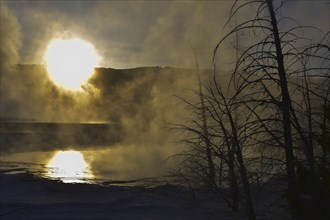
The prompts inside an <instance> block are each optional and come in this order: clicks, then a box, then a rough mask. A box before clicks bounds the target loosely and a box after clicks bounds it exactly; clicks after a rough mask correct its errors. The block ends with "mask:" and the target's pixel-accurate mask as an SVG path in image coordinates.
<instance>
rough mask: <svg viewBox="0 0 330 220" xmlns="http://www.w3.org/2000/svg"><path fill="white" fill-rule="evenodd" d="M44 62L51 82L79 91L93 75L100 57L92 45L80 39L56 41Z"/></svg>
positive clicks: (53, 41) (49, 47)
mask: <svg viewBox="0 0 330 220" xmlns="http://www.w3.org/2000/svg"><path fill="white" fill-rule="evenodd" d="M44 60H45V63H46V66H47V70H48V74H49V76H50V78H51V80H52V81H53V82H54V83H55V84H57V85H58V86H61V87H64V88H65V89H70V90H79V89H80V88H81V85H82V84H84V83H85V82H86V81H87V80H88V79H89V78H90V76H91V75H92V74H93V70H94V67H95V66H96V65H97V64H98V62H99V60H100V56H99V55H98V54H97V52H96V50H95V48H94V47H93V45H91V44H90V43H87V42H85V41H83V40H80V39H68V40H63V39H54V40H52V41H51V42H50V43H49V44H48V46H47V49H46V53H45V55H44Z"/></svg>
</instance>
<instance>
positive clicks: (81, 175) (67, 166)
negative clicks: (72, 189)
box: [47, 151, 93, 183]
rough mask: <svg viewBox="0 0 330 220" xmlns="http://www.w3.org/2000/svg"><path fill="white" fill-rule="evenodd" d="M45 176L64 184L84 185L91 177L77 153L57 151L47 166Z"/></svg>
mask: <svg viewBox="0 0 330 220" xmlns="http://www.w3.org/2000/svg"><path fill="white" fill-rule="evenodd" d="M47 168H48V172H47V175H48V176H49V177H51V178H55V179H60V180H61V181H63V182H64V183H85V182H88V179H90V178H92V177H93V174H92V173H91V171H90V169H89V166H88V164H87V162H86V161H85V159H84V157H83V155H82V153H81V152H79V151H59V152H57V153H56V154H55V156H54V157H53V158H52V159H51V160H50V161H49V162H48V164H47Z"/></svg>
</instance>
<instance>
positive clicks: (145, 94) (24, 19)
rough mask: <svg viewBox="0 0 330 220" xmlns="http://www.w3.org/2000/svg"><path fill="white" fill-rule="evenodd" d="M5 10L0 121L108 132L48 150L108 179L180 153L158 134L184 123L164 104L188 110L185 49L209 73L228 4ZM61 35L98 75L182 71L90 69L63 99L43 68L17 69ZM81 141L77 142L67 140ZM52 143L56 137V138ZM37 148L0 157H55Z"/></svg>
mask: <svg viewBox="0 0 330 220" xmlns="http://www.w3.org/2000/svg"><path fill="white" fill-rule="evenodd" d="M7 4H8V6H9V7H10V8H12V9H13V10H14V9H15V10H14V11H15V12H16V16H15V15H14V14H13V11H11V10H10V9H9V8H8V6H7V5H6V4H4V3H3V2H1V7H0V8H1V14H0V16H1V25H0V30H1V47H0V51H1V54H0V55H1V63H0V64H1V75H0V77H1V78H0V80H1V87H0V89H1V106H0V114H1V115H0V116H1V118H2V120H9V119H10V120H13V119H14V120H16V121H17V120H22V119H24V120H29V121H41V122H56V123H58V122H69V123H82V122H84V123H86V122H87V123H90V122H106V123H110V124H111V125H113V127H112V128H111V129H109V130H106V131H105V132H107V134H108V137H109V138H110V139H111V140H113V142H112V144H111V145H108V146H104V145H102V146H88V148H86V147H85V146H78V145H70V146H58V147H60V148H62V149H74V150H75V149H76V150H84V149H85V150H88V151H91V150H95V151H93V152H90V153H86V155H85V158H86V160H88V162H89V163H90V164H91V167H92V169H96V170H99V171H100V172H104V173H109V174H111V175H113V176H114V178H116V177H117V178H134V177H136V178H138V177H144V176H152V175H159V174H160V173H162V171H163V169H164V166H162V162H163V161H164V160H165V159H166V158H167V157H169V156H171V155H173V154H174V153H177V152H180V151H181V150H182V146H179V145H178V144H174V143H173V140H174V136H175V134H173V133H171V132H169V131H168V130H167V129H164V127H166V124H165V123H164V122H175V123H181V122H182V121H183V120H184V119H185V118H187V117H188V116H187V114H188V113H187V111H185V110H184V108H183V105H180V102H179V100H178V99H176V98H174V96H175V95H179V96H181V97H184V98H187V99H190V100H192V101H193V97H192V94H191V92H189V91H188V90H187V89H188V88H189V89H194V88H196V86H197V79H196V76H195V71H194V67H195V60H194V56H193V53H192V50H191V47H193V48H194V49H195V50H196V52H197V55H198V61H199V64H200V67H201V68H202V69H210V68H212V55H213V49H214V47H215V45H216V43H217V41H218V39H220V35H221V27H222V26H223V24H224V23H225V21H226V19H227V18H228V12H229V9H230V6H231V4H232V2H231V1H211V2H202V1H201V2H199V1H198V2H196V1H192V2H184V1H178V2H177V1H164V2H157V3H155V2H149V1H146V2H143V1H136V2H130V3H129V4H122V3H121V2H118V1H109V2H108V1H97V2H95V1H83V2H80V4H81V7H76V5H73V4H70V3H69V2H63V1H61V2H60V3H57V2H56V1H51V2H49V4H43V3H42V2H40V1H33V2H25V1H10V2H7ZM49 7H52V9H53V10H50V8H49ZM60 12H61V13H60ZM327 13H328V12H327ZM247 14H248V13H247ZM242 19H243V18H242ZM327 27H328V26H327ZM63 36H67V37H71V38H72V37H80V36H83V38H84V39H85V40H86V41H89V42H93V44H94V46H95V48H96V50H97V51H99V53H100V55H101V56H102V57H103V58H104V59H103V63H101V64H100V65H101V66H102V65H103V66H106V67H107V66H111V67H114V68H130V67H137V66H156V65H161V66H166V65H170V66H176V67H184V68H185V69H180V68H166V67H163V68H160V67H153V68H137V69H126V70H116V69H109V68H108V69H105V68H99V69H96V71H95V74H94V75H93V76H92V77H91V78H90V79H89V81H88V82H87V83H86V84H84V85H83V91H82V92H79V93H73V92H69V91H64V90H62V89H60V88H58V87H57V86H55V85H54V84H53V83H52V82H51V80H50V79H49V78H48V77H47V72H46V70H45V68H44V66H42V65H20V63H30V64H31V63H32V64H43V63H42V59H43V54H44V52H45V49H46V46H47V43H48V42H49V40H50V39H52V38H56V37H63ZM229 47H230V45H228V48H229ZM228 48H226V47H224V48H222V50H221V53H222V55H225V56H221V57H222V59H224V60H222V62H223V63H226V62H227V61H226V60H225V59H226V58H230V57H232V56H234V52H233V51H232V50H229V49H228ZM204 74H205V75H207V71H205V72H204ZM116 126H117V127H116ZM65 133H70V131H65ZM82 137H84V133H79V135H75V136H74V137H70V138H74V139H80V138H82ZM58 138H59V139H61V138H63V133H59V134H58ZM65 138H68V137H67V136H65ZM37 141H38V140H37ZM76 141H77V140H72V143H76ZM95 141H96V142H97V140H95ZM44 144H45V142H40V143H38V144H36V145H35V147H34V148H33V149H32V148H31V149H30V148H29V149H26V148H24V147H25V146H24V145H21V146H20V148H17V149H15V148H13V149H8V148H6V146H5V145H4V144H3V143H1V151H2V153H6V152H7V151H10V152H18V151H22V149H23V150H28V151H42V150H47V151H51V150H57V149H56V148H55V147H53V146H52V147H51V148H45V146H44ZM167 165H168V164H167Z"/></svg>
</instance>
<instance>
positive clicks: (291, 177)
mask: <svg viewBox="0 0 330 220" xmlns="http://www.w3.org/2000/svg"><path fill="white" fill-rule="evenodd" d="M266 3H267V6H268V10H269V14H270V17H271V23H272V28H273V30H272V31H273V34H274V41H275V47H276V60H277V70H278V74H279V77H280V84H281V93H282V103H281V105H282V106H281V107H282V109H281V110H282V117H283V135H284V149H285V156H286V168H287V175H288V187H289V190H290V192H291V193H293V192H294V189H295V186H296V183H295V166H294V153H293V145H292V134H291V120H290V106H291V99H290V95H289V91H288V82H287V78H286V72H285V68H284V61H283V53H282V47H281V39H280V36H279V32H278V27H277V20H276V16H275V11H274V8H273V0H266Z"/></svg>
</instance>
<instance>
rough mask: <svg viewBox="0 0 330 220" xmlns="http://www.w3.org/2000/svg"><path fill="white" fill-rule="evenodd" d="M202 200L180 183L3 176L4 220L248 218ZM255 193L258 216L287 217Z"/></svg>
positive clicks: (0, 181)
mask: <svg viewBox="0 0 330 220" xmlns="http://www.w3.org/2000/svg"><path fill="white" fill-rule="evenodd" d="M203 194H205V191H203V190H197V191H196V195H199V196H198V197H199V198H198V199H194V198H193V196H192V192H191V191H190V190H189V189H188V188H186V187H182V186H174V185H169V184H167V185H162V186H157V187H153V188H145V187H134V186H133V187H127V186H111V185H110V186H109V185H107V186H101V185H93V184H64V183H61V182H58V181H54V180H49V179H43V178H36V177H35V176H34V175H32V174H30V173H17V174H10V175H9V174H3V173H2V174H0V202H1V206H0V219H1V220H7V219H8V220H9V219H10V220H15V219H40V220H53V219H61V220H63V219H71V220H74V219H77V220H78V219H79V220H80V219H81V220H83V219H91V220H98V219H116V220H126V219H141V220H149V219H150V220H162V219H164V220H165V219H170V220H172V219H174V220H175V219H177V220H179V219H180V220H185V219H187V220H188V219H189V220H194V219H196V220H197V219H200V220H204V219H205V220H207V219H209V220H213V219H221V220H229V219H245V218H244V215H243V214H242V213H233V212H231V211H230V210H229V209H228V208H227V207H226V206H225V204H221V203H216V202H214V201H213V200H211V199H209V198H208V197H204V196H203ZM255 197H256V208H257V209H258V211H257V216H258V219H289V218H288V214H287V212H286V208H285V206H283V204H282V205H281V201H278V198H274V197H272V196H270V194H267V193H266V191H265V190H264V191H263V192H262V193H261V194H260V195H255Z"/></svg>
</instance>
